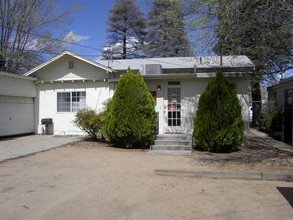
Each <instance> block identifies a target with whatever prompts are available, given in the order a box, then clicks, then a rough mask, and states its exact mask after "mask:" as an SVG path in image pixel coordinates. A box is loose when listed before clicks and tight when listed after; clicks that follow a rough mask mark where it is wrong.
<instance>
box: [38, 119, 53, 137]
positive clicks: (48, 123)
mask: <svg viewBox="0 0 293 220" xmlns="http://www.w3.org/2000/svg"><path fill="white" fill-rule="evenodd" d="M41 123H42V125H45V131H44V134H47V135H53V134H54V124H53V119H52V118H43V119H42V120H41Z"/></svg>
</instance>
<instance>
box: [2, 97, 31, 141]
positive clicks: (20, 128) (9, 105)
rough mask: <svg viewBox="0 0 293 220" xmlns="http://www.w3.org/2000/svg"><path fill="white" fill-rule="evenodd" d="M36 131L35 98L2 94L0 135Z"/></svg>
mask: <svg viewBox="0 0 293 220" xmlns="http://www.w3.org/2000/svg"><path fill="white" fill-rule="evenodd" d="M34 131H35V129H34V100H33V98H30V97H14V96H0V136H8V135H17V134H25V133H32V132H34Z"/></svg>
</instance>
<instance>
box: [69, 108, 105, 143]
mask: <svg viewBox="0 0 293 220" xmlns="http://www.w3.org/2000/svg"><path fill="white" fill-rule="evenodd" d="M103 121H104V113H103V112H101V113H97V112H96V111H94V110H92V109H82V110H80V111H79V112H77V113H76V115H75V120H74V121H73V123H74V124H75V125H76V126H77V127H78V128H79V129H81V130H82V131H84V132H86V133H87V134H88V135H89V136H90V137H91V138H93V139H97V137H98V136H99V137H100V138H102V137H103V136H102V135H101V133H100V131H101V127H102V124H103Z"/></svg>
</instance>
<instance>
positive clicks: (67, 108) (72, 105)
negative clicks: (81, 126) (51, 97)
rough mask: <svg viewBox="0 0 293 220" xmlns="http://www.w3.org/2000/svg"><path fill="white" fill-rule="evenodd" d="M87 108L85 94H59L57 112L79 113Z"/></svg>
mask: <svg viewBox="0 0 293 220" xmlns="http://www.w3.org/2000/svg"><path fill="white" fill-rule="evenodd" d="M85 107H86V93H85V92H58V93H57V112H78V111H79V110H81V109H83V108H85Z"/></svg>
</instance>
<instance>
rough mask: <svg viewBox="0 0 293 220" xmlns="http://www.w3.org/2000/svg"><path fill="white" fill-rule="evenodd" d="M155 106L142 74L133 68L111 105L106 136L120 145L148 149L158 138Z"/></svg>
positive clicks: (120, 82)
mask: <svg viewBox="0 0 293 220" xmlns="http://www.w3.org/2000/svg"><path fill="white" fill-rule="evenodd" d="M155 116H156V113H155V103H154V100H153V97H152V95H151V93H150V92H149V91H148V88H147V86H146V84H145V82H144V79H143V77H142V76H141V75H134V74H133V73H132V72H131V70H130V69H128V71H127V73H126V74H124V75H122V77H121V78H120V80H119V82H118V84H117V87H116V90H115V93H114V96H113V98H112V100H111V101H110V103H109V104H108V105H107V110H106V116H105V123H104V127H103V132H104V135H105V136H106V138H107V139H109V140H110V141H111V142H113V143H116V144H119V145H120V146H126V147H135V146H140V147H141V146H148V145H149V144H150V142H151V140H152V139H153V138H154V126H155V123H156V121H155Z"/></svg>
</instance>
